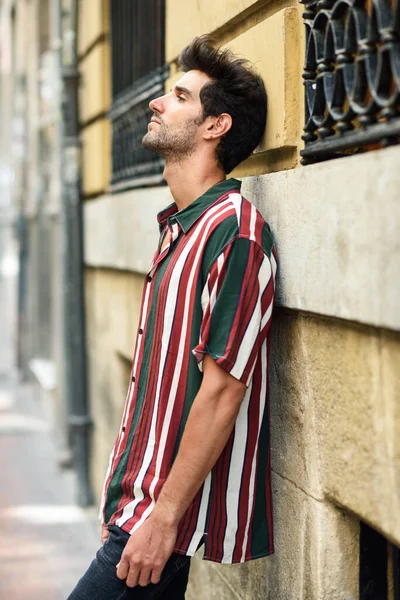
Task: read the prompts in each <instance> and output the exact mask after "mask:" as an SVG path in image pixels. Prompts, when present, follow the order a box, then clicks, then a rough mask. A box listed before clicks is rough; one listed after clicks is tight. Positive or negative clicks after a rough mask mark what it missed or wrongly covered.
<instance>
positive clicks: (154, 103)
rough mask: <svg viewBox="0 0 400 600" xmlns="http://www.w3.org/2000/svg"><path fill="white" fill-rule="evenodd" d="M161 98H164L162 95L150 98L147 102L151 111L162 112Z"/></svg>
mask: <svg viewBox="0 0 400 600" xmlns="http://www.w3.org/2000/svg"><path fill="white" fill-rule="evenodd" d="M163 98H164V96H159V97H158V98H153V100H150V102H149V108H150V110H152V111H153V112H156V113H162V112H163V110H164V108H163V102H162V99H163Z"/></svg>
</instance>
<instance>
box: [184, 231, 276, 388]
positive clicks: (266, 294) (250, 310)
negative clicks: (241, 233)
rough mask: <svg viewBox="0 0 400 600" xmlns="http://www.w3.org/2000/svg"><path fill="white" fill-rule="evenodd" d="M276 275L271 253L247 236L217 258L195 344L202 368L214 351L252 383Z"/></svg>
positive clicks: (231, 370) (219, 361)
mask: <svg viewBox="0 0 400 600" xmlns="http://www.w3.org/2000/svg"><path fill="white" fill-rule="evenodd" d="M271 256H272V255H271ZM272 258H273V257H272ZM274 276H275V273H274V269H273V265H272V263H271V259H270V257H269V256H267V255H266V254H265V253H264V251H263V249H262V248H261V246H260V245H259V244H258V243H256V242H255V241H252V240H249V239H247V238H242V237H237V238H235V239H234V240H232V241H231V242H230V243H229V244H228V245H227V246H226V247H225V249H224V250H223V251H222V252H221V253H220V255H219V256H218V257H217V258H216V259H215V260H214V261H213V263H212V265H211V266H210V268H209V269H208V274H207V279H206V283H205V285H204V288H203V291H202V298H201V301H202V309H203V317H202V322H201V329H200V338H199V343H198V345H197V346H196V347H195V348H194V349H193V350H192V352H193V354H194V356H195V357H196V360H197V362H198V366H199V369H200V370H202V362H203V358H204V355H205V354H209V355H210V356H211V357H212V358H213V359H214V360H215V362H216V363H217V364H218V365H219V366H220V367H222V368H223V369H224V370H225V371H226V372H228V373H230V374H231V375H233V376H234V377H235V378H236V379H238V380H240V381H242V382H243V383H245V384H246V385H247V386H248V385H249V383H250V380H251V377H252V374H253V371H254V367H255V364H256V359H257V355H258V352H259V350H260V347H261V345H262V344H263V342H264V341H265V339H266V337H267V334H268V330H269V326H270V321H271V315H272V306H273V298H274V278H275V277H274Z"/></svg>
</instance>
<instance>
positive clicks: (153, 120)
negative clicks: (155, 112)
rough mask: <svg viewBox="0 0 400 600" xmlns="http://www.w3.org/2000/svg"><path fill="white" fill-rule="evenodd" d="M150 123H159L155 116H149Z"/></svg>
mask: <svg viewBox="0 0 400 600" xmlns="http://www.w3.org/2000/svg"><path fill="white" fill-rule="evenodd" d="M150 123H157V125H160V121H157V119H156V118H155V117H152V118H151V121H150Z"/></svg>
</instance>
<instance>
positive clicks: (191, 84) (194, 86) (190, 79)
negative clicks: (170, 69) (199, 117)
mask: <svg viewBox="0 0 400 600" xmlns="http://www.w3.org/2000/svg"><path fill="white" fill-rule="evenodd" d="M209 81H211V78H210V77H209V76H208V75H206V74H205V73H203V72H202V71H188V72H187V73H184V75H182V77H181V78H180V79H179V80H178V81H177V82H176V83H175V85H177V86H180V87H185V88H187V89H188V90H189V91H190V92H191V93H192V95H193V98H194V99H195V100H196V99H198V98H199V97H200V90H201V88H202V87H203V85H204V84H205V83H208V82H209Z"/></svg>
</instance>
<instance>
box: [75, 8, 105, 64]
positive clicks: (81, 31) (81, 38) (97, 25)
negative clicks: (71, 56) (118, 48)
mask: <svg viewBox="0 0 400 600" xmlns="http://www.w3.org/2000/svg"><path fill="white" fill-rule="evenodd" d="M108 31H109V8H108V1H107V0H80V2H79V14H78V53H79V55H82V54H83V53H84V52H85V51H86V50H87V48H88V47H89V46H90V45H91V44H93V42H94V41H95V40H96V39H97V38H98V37H99V36H100V35H101V34H102V33H107V32H108Z"/></svg>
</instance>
